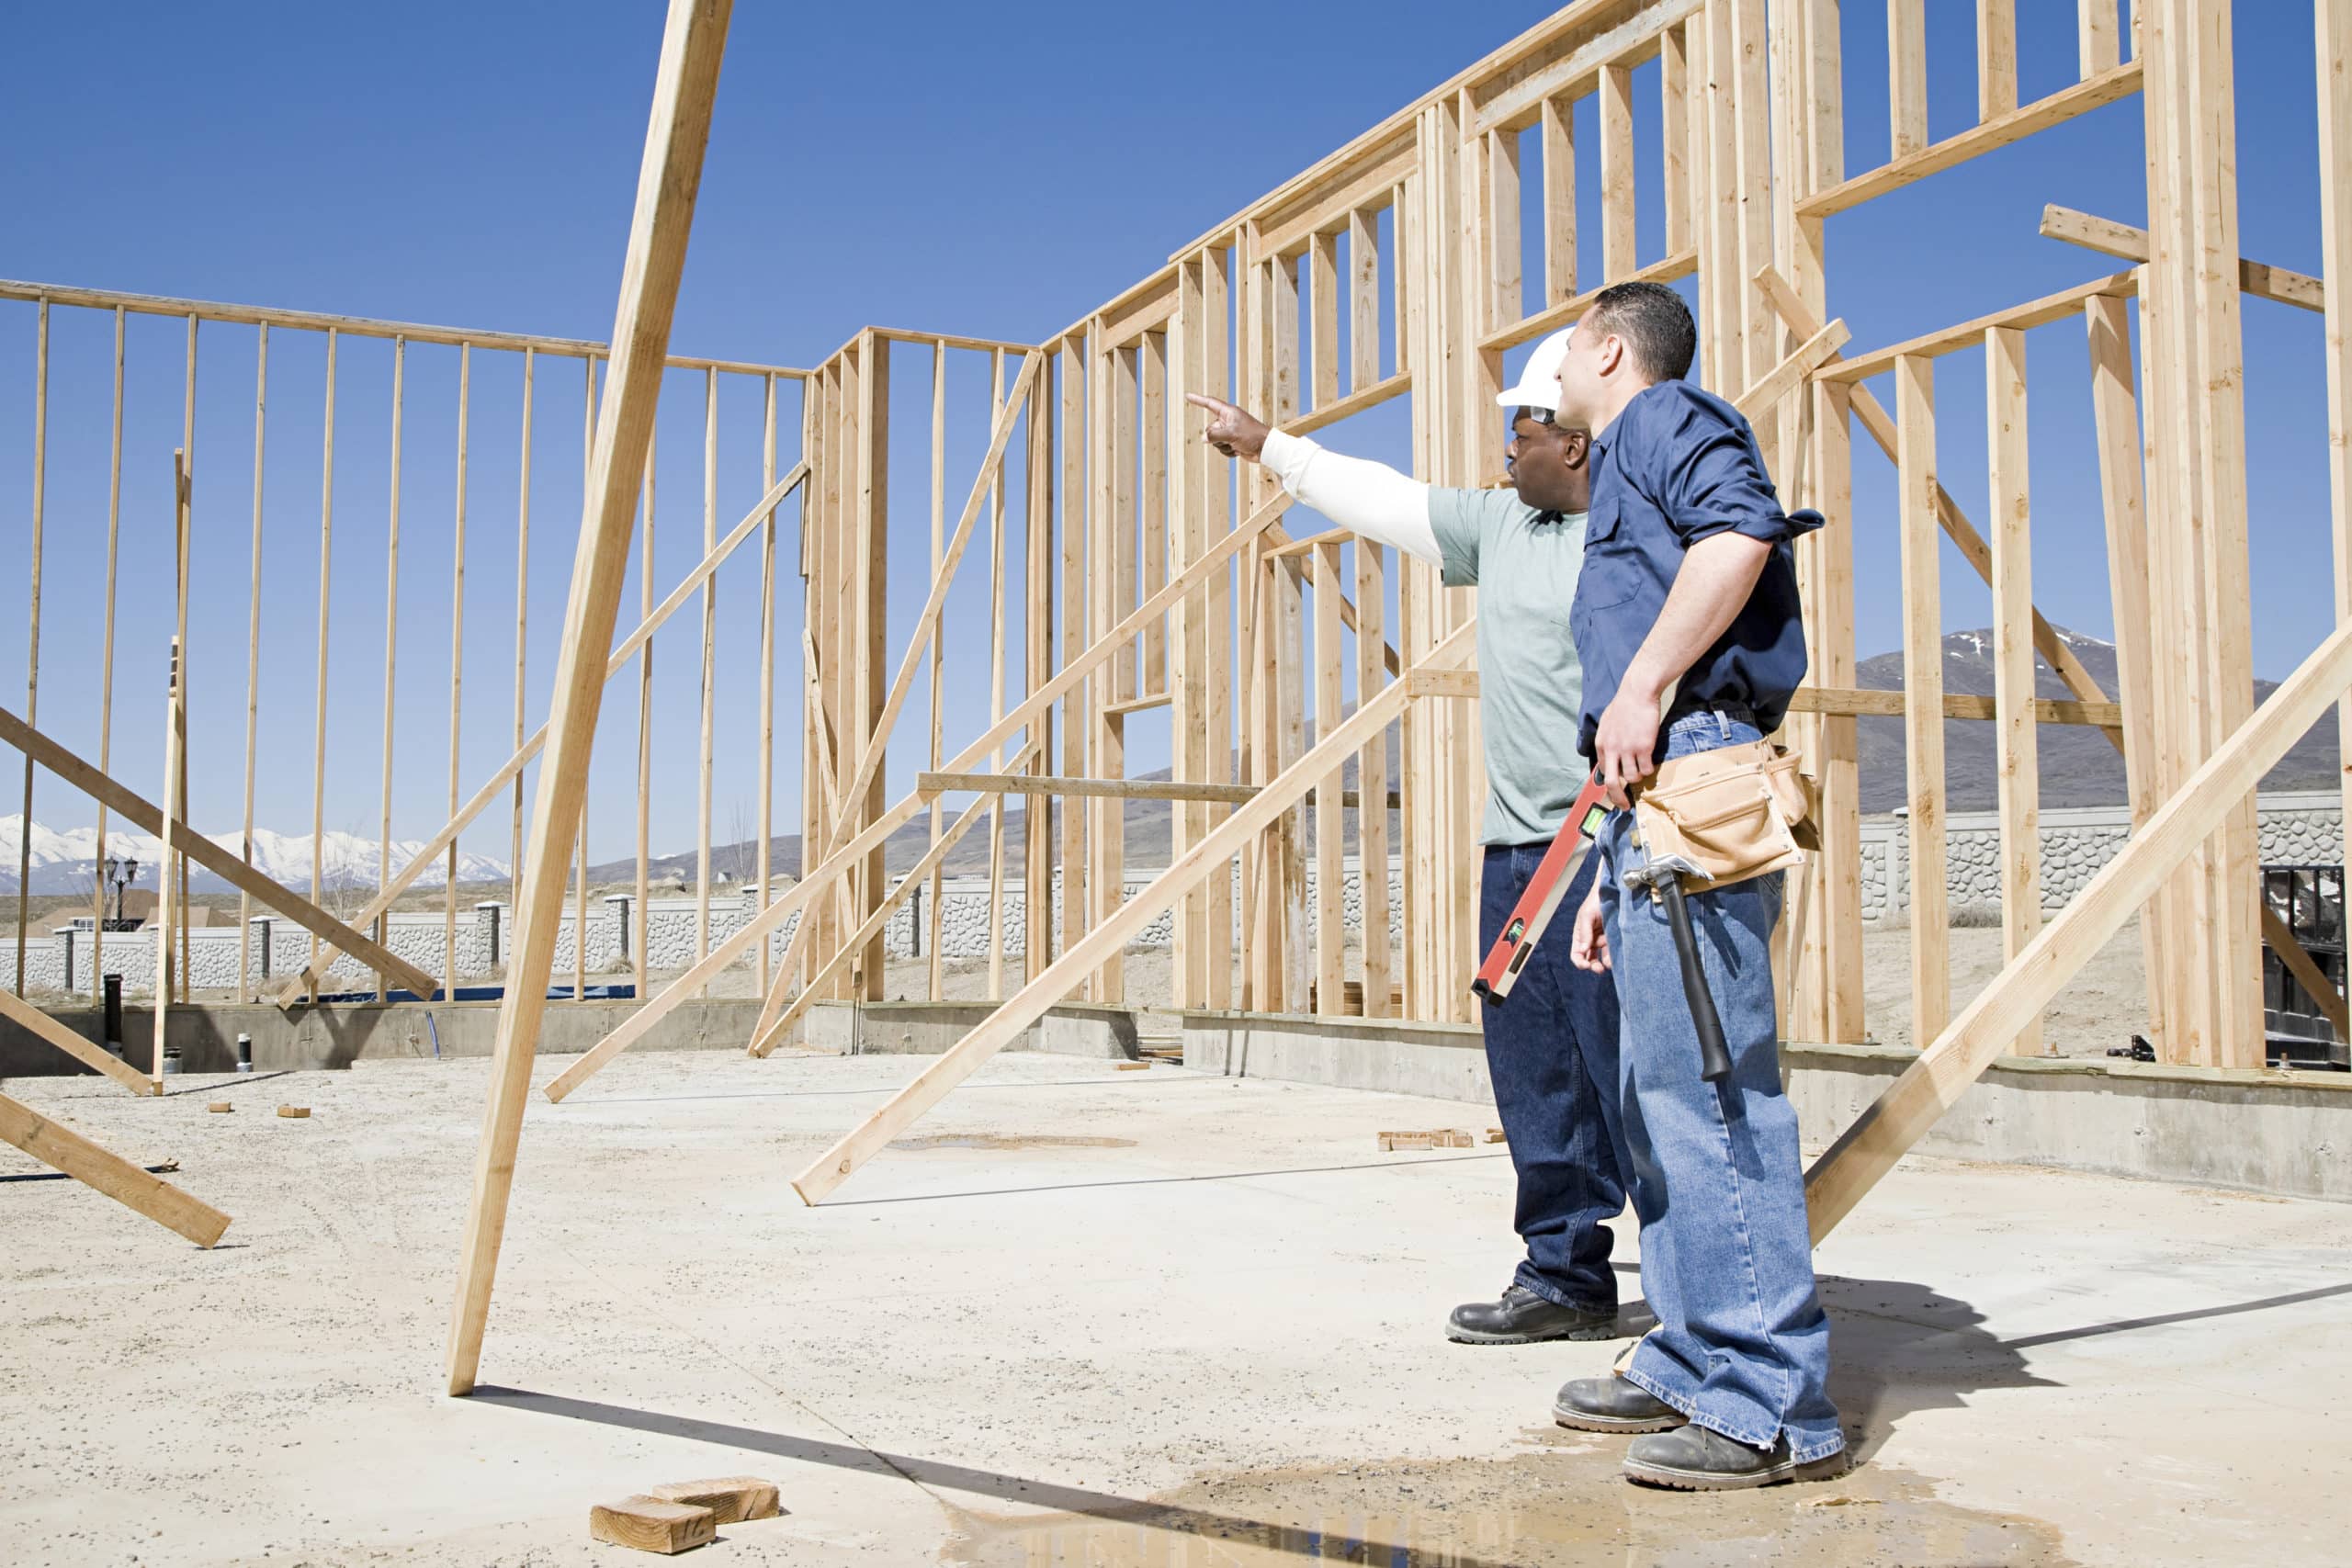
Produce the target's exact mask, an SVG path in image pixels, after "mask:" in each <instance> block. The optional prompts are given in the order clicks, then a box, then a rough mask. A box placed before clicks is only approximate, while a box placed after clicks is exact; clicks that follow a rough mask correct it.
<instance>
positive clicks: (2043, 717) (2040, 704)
mask: <svg viewBox="0 0 2352 1568" xmlns="http://www.w3.org/2000/svg"><path fill="white" fill-rule="evenodd" d="M1904 702H1905V694H1903V693H1901V692H1877V691H1869V690H1862V689H1858V688H1854V687H1838V686H1800V687H1798V688H1797V689H1796V691H1795V692H1794V693H1793V694H1791V696H1790V698H1789V711H1790V712H1791V713H1825V714H1832V715H1838V716H1845V717H1855V716H1864V715H1867V716H1872V717H1887V718H1900V717H1902V716H1903V714H1904ZM1944 716H1945V717H1946V718H1995V717H1997V716H1998V715H1996V713H1995V712H1994V706H1993V699H1992V698H1990V697H1974V696H1968V695H1964V694H1961V693H1958V692H1947V693H1945V694H1944ZM2033 716H2034V721H2035V722H2036V723H2038V724H2086V725H2090V726H2092V727H2093V728H2098V729H2113V728H2117V727H2118V726H2120V724H2122V722H2123V705H2121V704H2120V703H2107V702H2099V703H2086V702H2070V701H2068V700H2066V699H2065V698H2063V697H2036V698H2035V699H2034V700H2033Z"/></svg>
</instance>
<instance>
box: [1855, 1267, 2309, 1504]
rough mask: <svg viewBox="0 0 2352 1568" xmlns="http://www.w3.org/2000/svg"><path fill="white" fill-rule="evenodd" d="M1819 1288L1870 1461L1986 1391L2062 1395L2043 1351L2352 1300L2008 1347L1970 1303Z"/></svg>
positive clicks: (1866, 1285) (2259, 1306)
mask: <svg viewBox="0 0 2352 1568" xmlns="http://www.w3.org/2000/svg"><path fill="white" fill-rule="evenodd" d="M1820 1287H1821V1301H1822V1304H1823V1305H1824V1306H1826V1307H1827V1308H1828V1309H1829V1314H1830V1317H1831V1319H1832V1323H1831V1329H1830V1339H1829V1345H1830V1350H1829V1355H1830V1367H1829V1395H1830V1397H1831V1398H1832V1399H1834V1400H1836V1401H1837V1402H1838V1410H1839V1412H1840V1413H1841V1414H1842V1415H1843V1416H1844V1417H1845V1421H1846V1434H1847V1439H1848V1441H1849V1444H1850V1445H1851V1447H1852V1449H1853V1451H1854V1455H1855V1457H1856V1458H1857V1459H1868V1458H1869V1457H1870V1456H1871V1454H1872V1453H1873V1452H1875V1451H1876V1450H1878V1448H1879V1446H1880V1445H1881V1444H1883V1442H1884V1441H1885V1440H1886V1438H1887V1436H1888V1434H1889V1433H1890V1432H1892V1431H1893V1430H1894V1427H1895V1425H1896V1424H1897V1423H1899V1422H1900V1421H1901V1420H1902V1419H1903V1417H1905V1416H1909V1415H1911V1414H1912V1413H1914V1412H1915V1411H1920V1410H1951V1409H1959V1408H1962V1407H1964V1406H1965V1405H1966V1404H1968V1396H1969V1395H1970V1394H1972V1393H1980V1392H1982V1391H1984V1390H1985V1389H1996V1388H2056V1387H2059V1386H2061V1385H2060V1384H2059V1383H2058V1382H2055V1381H2054V1380H2052V1379H2050V1378H2044V1377H2037V1376H2035V1375H2034V1373H2033V1372H2032V1371H2030V1370H2029V1368H2028V1367H2027V1365H2026V1355H2025V1353H2026V1352H2027V1351H2028V1350H2031V1349H2034V1348H2038V1347H2040V1346H2044V1345H2061V1344H2065V1343H2068V1342H2070V1341H2073V1340H2080V1339H2096V1338H2098V1337H2103V1336H2106V1335H2109V1334H2129V1333H2131V1332H2133V1331H2135V1330H2138V1329H2144V1328H2161V1327H2165V1326H2168V1325H2173V1324H2180V1323H2197V1322H2201V1321H2203V1320H2205V1319H2207V1318H2214V1317H2233V1316H2235V1315H2237V1314H2241V1313H2249V1312H2268V1311H2271V1310H2273V1309H2276V1308H2281V1307H2291V1306H2299V1305H2301V1304H2303V1303H2309V1302H2315V1301H2324V1300H2327V1299H2329V1298H2331V1297H2335V1296H2346V1295H2352V1283H2348V1284H2341V1285H2324V1286H2319V1287H2317V1288H2314V1289H2312V1290H2308V1291H2296V1292H2290V1293H2287V1294H2283V1295H2276V1296H2262V1297H2257V1298H2256V1299H2254V1300H2251V1301H2243V1302H2224V1303H2219V1304H2217V1305H2214V1306H2208V1307H2195V1308H2190V1309H2188V1310H2187V1311H2182V1312H2172V1313H2163V1314H2157V1315H2154V1316H2150V1317H2127V1318H2117V1319H2114V1320H2111V1321H2109V1322H2106V1323H2093V1324H2086V1325H2083V1326H2081V1327H2079V1328H2062V1329H2055V1330H2052V1331H2051V1332H2050V1333H2047V1334H2030V1335H2025V1336H2023V1337H2018V1338H2016V1339H2002V1338H1998V1337H1995V1336H1994V1335H1992V1334H1990V1333H1987V1332H1986V1331H1985V1328H1984V1327H1983V1324H1984V1322H1985V1317H1984V1314H1982V1313H1980V1312H1978V1311H1977V1310H1976V1309H1975V1308H1974V1307H1973V1306H1971V1305H1970V1304H1969V1303H1966V1302H1963V1301H1961V1300H1959V1299H1957V1298H1956V1297H1953V1296H1951V1295H1947V1294H1944V1293H1942V1292H1937V1291H1932V1290H1929V1289H1928V1287H1927V1286H1925V1285H1919V1284H1914V1283H1912V1282H1910V1281H1908V1280H1849V1279H1842V1278H1840V1277H1838V1276H1837V1275H1834V1274H1825V1275H1823V1276H1821V1280H1820Z"/></svg>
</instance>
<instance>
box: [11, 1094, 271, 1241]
mask: <svg viewBox="0 0 2352 1568" xmlns="http://www.w3.org/2000/svg"><path fill="white" fill-rule="evenodd" d="M0 1138H5V1139H6V1140H7V1141H8V1142H9V1143H12V1144H14V1145H17V1147H18V1148H20V1149H22V1150H24V1151H25V1153H27V1154H28V1155H30V1156H33V1158H35V1159H37V1160H39V1161H40V1162H41V1163H42V1164H43V1165H45V1166H48V1167H50V1168H51V1169H54V1170H62V1171H63V1172H64V1173H65V1174H66V1175H68V1176H70V1177H72V1178H73V1179H74V1180H76V1181H79V1182H81V1183H82V1184H83V1185H85V1186H86V1187H94V1188H96V1189H97V1190H99V1191H101V1192H103V1193H105V1194H106V1195H107V1197H109V1198H111V1199H113V1200H114V1201H116V1202H118V1203H120V1204H122V1205H123V1206H124V1207H126V1208H130V1209H135V1210H137V1211H138V1212H139V1213H142V1214H144V1215H146V1216H147V1217H148V1218H149V1219H151V1220H153V1221H154V1222H155V1223H156V1224H159V1225H162V1226H164V1228H165V1229H166V1230H174V1231H177V1232H178V1233H179V1234H180V1235H184V1236H186V1237H187V1238H188V1240H190V1241H192V1242H194V1243H196V1245H197V1246H198V1247H210V1246H211V1245H212V1244H213V1243H214V1242H216V1241H219V1240H220V1233H221V1232H222V1231H225V1230H227V1229H228V1228H229V1216H228V1215H226V1214H224V1213H221V1212H220V1210H218V1209H216V1208H214V1207H213V1206H212V1205H211V1204H209V1203H208V1202H206V1201H203V1200H202V1199H200V1198H192V1197H190V1196H189V1195H188V1194H187V1193H185V1192H183V1191H181V1190H179V1189H178V1188H176V1187H175V1186H173V1185H172V1184H171V1183H170V1182H168V1181H164V1180H162V1179H159V1178H157V1177H155V1176H154V1175H153V1174H152V1173H150V1172H148V1171H144V1170H141V1169H140V1168H138V1167H137V1166H135V1165H133V1164H131V1163H130V1161H129V1160H127V1159H125V1158H123V1157H122V1156H120V1155H118V1154H115V1153H114V1152H112V1151H111V1150H108V1149H105V1148H101V1147H100V1146H99V1145H96V1144H94V1143H92V1142H90V1140H89V1139H87V1138H85V1137H84V1136H82V1134H79V1133H76V1132H74V1130H73V1129H72V1128H70V1127H61V1126H59V1125H58V1124H57V1123H56V1122H52V1121H51V1120H50V1119H49V1118H48V1117H46V1116H43V1115H42V1114H41V1113H40V1111H35V1110H34V1109H33V1108H32V1107H31V1106H29V1105H27V1104H26V1103H25V1102H24V1101H23V1100H11V1099H9V1098H8V1097H7V1096H6V1095H5V1094H0Z"/></svg>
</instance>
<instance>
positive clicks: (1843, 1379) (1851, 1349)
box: [1819, 1274, 2058, 1461]
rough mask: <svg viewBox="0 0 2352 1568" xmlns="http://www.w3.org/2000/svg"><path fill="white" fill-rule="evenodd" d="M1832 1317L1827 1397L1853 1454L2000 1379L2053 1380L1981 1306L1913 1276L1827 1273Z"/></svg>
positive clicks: (2020, 1383)
mask: <svg viewBox="0 0 2352 1568" xmlns="http://www.w3.org/2000/svg"><path fill="white" fill-rule="evenodd" d="M1819 1283H1820V1291H1821V1304H1822V1305H1823V1306H1825V1307H1826V1308H1827V1309H1828V1311H1829V1316H1830V1332H1829V1397H1830V1398H1831V1399H1833V1400H1835V1401H1836V1402H1837V1404H1838V1413H1839V1414H1840V1415H1841V1416H1844V1418H1845V1422H1846V1441H1847V1446H1848V1447H1849V1449H1850V1450H1852V1452H1853V1455H1854V1457H1855V1459H1856V1460H1858V1461H1860V1460H1867V1459H1869V1458H1870V1457H1871V1455H1872V1454H1874V1453H1876V1452H1877V1451H1878V1450H1879V1448H1880V1447H1881V1446H1882V1445H1883V1443H1884V1442H1885V1441H1886V1439H1887V1438H1888V1436H1889V1435H1890V1434H1891V1433H1892V1432H1893V1431H1894V1427H1895V1426H1896V1425H1897V1424H1898V1423H1900V1422H1901V1421H1902V1419H1903V1418H1904V1417H1905V1416H1910V1415H1912V1414H1914V1413H1916V1412H1917V1411H1921V1410H1957V1409H1963V1408H1965V1407H1966V1406H1967V1404H1968V1396H1969V1395H1970V1394H1972V1393H1981V1392H1982V1391H1984V1390H1985V1389H1995V1388H2053V1387H2056V1386H2058V1385H2057V1384H2055V1383H2053V1382H2051V1381H2050V1380H2049V1379H2047V1378H2039V1377H2036V1376H2034V1375H2033V1373H2032V1372H2031V1371H2028V1370H2027V1368H2026V1364H2025V1356H2024V1354H2023V1352H2022V1351H2021V1350H2020V1349H2019V1348H2018V1347H2017V1346H2015V1345H2012V1344H2009V1343H2007V1341H2004V1340H2002V1339H2000V1338H1998V1337H1995V1336H1994V1335H1993V1334H1991V1333H1989V1332H1987V1331H1986V1330H1985V1327H1984V1326H1983V1325H1984V1323H1985V1314H1983V1313H1980V1312H1978V1311H1977V1310H1976V1309H1975V1308H1974V1307H1973V1306H1971V1305H1970V1304H1969V1303H1966V1302H1964V1301H1961V1300H1960V1299H1958V1298H1957V1297H1954V1296H1951V1295H1947V1294H1945V1293H1943V1292H1939V1291H1933V1290H1930V1289H1928V1287H1927V1286H1925V1285H1920V1284H1915V1283H1913V1282H1911V1281H1910V1280H1849V1279H1844V1278H1841V1277H1839V1276H1838V1275H1835V1274H1824V1275H1822V1276H1821V1278H1820V1281H1819Z"/></svg>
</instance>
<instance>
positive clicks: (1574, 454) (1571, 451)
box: [1560, 430, 1592, 468]
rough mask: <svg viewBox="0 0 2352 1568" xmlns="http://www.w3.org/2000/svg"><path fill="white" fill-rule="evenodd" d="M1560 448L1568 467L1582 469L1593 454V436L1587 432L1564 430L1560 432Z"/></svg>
mask: <svg viewBox="0 0 2352 1568" xmlns="http://www.w3.org/2000/svg"><path fill="white" fill-rule="evenodd" d="M1560 446H1561V450H1562V452H1563V454H1564V455H1565V456H1566V459H1567V465H1568V467H1569V468H1583V467H1584V460H1585V458H1587V457H1589V456H1591V454H1592V434H1591V432H1589V431H1585V430H1563V431H1562V432H1560Z"/></svg>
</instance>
